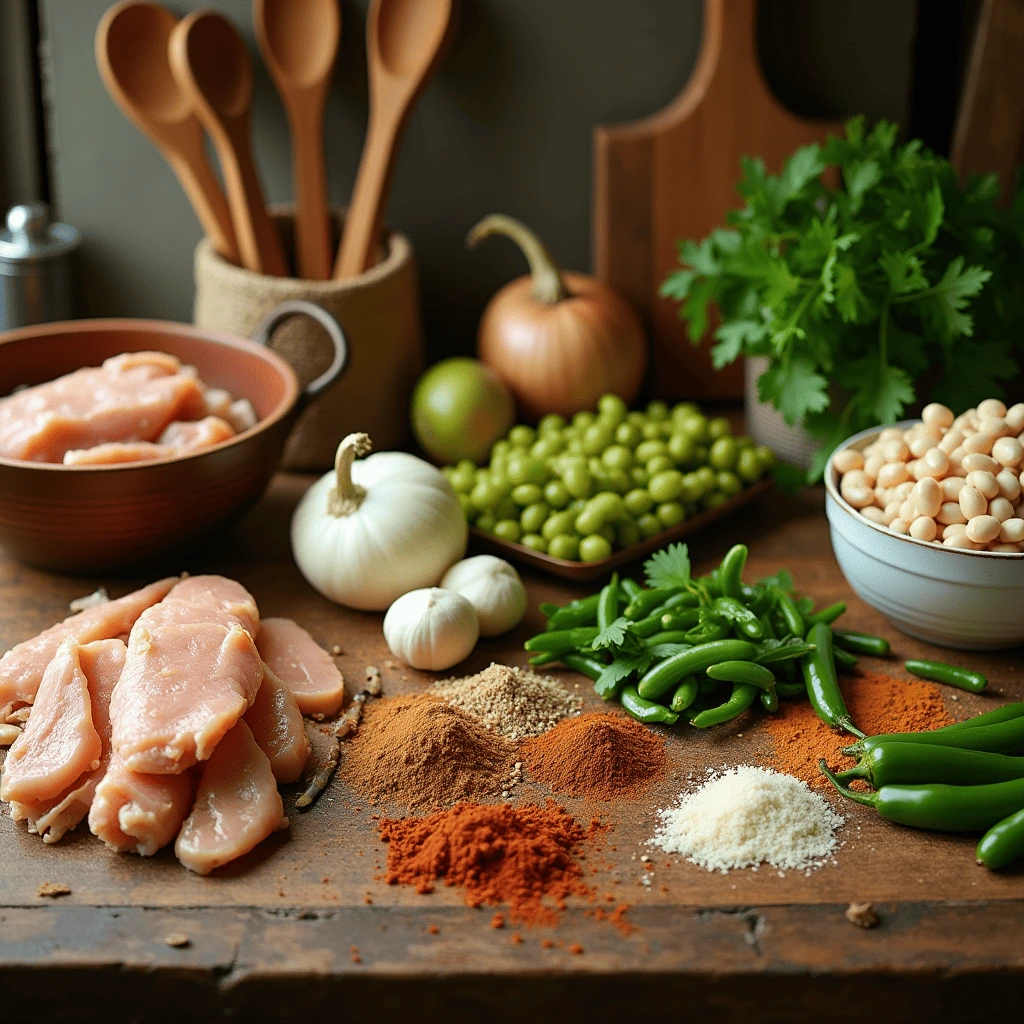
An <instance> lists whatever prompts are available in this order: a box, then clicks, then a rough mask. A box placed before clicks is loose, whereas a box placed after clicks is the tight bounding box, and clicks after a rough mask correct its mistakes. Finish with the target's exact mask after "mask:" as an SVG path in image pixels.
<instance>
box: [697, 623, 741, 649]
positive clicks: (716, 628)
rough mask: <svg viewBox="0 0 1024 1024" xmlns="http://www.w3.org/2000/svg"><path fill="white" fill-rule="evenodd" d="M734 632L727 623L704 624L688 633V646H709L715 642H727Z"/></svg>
mask: <svg viewBox="0 0 1024 1024" xmlns="http://www.w3.org/2000/svg"><path fill="white" fill-rule="evenodd" d="M731 632H732V630H731V629H730V628H729V626H728V624H727V623H725V622H704V623H701V624H700V625H699V626H694V628H693V629H691V630H688V631H687V633H686V642H687V643H688V644H709V643H712V642H713V641H715V640H725V639H727V638H728V636H729V634H730V633H731Z"/></svg>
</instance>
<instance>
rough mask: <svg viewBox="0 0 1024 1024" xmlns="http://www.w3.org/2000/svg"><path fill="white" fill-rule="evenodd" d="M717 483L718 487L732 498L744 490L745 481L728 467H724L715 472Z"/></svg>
mask: <svg viewBox="0 0 1024 1024" xmlns="http://www.w3.org/2000/svg"><path fill="white" fill-rule="evenodd" d="M715 483H716V484H717V485H718V489H719V490H720V491H721V492H722V493H723V494H726V495H728V496H729V497H730V498H731V497H732V496H733V495H734V494H739V493H740V491H742V490H743V481H742V480H741V479H740V478H739V477H738V476H737V475H736V474H735V473H733V472H732V471H731V470H728V469H723V470H722V471H721V472H719V473H716V474H715Z"/></svg>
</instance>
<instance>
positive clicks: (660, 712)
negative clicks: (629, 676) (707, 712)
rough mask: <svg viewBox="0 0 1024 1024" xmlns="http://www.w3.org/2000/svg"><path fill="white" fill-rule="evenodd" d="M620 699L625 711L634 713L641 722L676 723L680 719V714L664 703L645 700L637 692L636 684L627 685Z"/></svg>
mask: <svg viewBox="0 0 1024 1024" xmlns="http://www.w3.org/2000/svg"><path fill="white" fill-rule="evenodd" d="M619 700H620V701H621V702H622V707H623V708H624V709H625V711H626V712H627V713H628V714H630V715H632V716H633V717H634V718H635V719H636V720H637V721H639V722H648V723H652V722H660V723H662V724H664V725H675V724H676V722H678V721H679V715H677V714H676V713H675V712H674V711H669V709H668V708H667V707H665V706H664V705H663V704H655V703H653V702H652V701H649V700H644V698H643V697H641V696H640V694H639V693H638V692H637V688H636V687H635V686H632V685H630V686H627V687H625V688H624V689H623V691H622V695H621V696H620V698H619Z"/></svg>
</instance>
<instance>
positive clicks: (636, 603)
mask: <svg viewBox="0 0 1024 1024" xmlns="http://www.w3.org/2000/svg"><path fill="white" fill-rule="evenodd" d="M682 589H683V588H682V587H656V588H655V589H654V590H645V591H644V592H643V593H642V594H637V596H636V597H634V598H633V599H632V600H631V601H630V602H629V604H628V605H626V610H625V611H624V612H623V613H622V614H623V615H625V616H626V618H627V619H630V620H631V621H635V620H637V619H644V618H646V617H647V616H648V615H650V613H651V612H652V611H654V609H655V608H657V607H658V606H659V605H662V604H664V603H665V602H666V601H667V600H668V599H669V598H670V597H673V596H674V595H675V594H678V593H679V592H680V591H681V590H682Z"/></svg>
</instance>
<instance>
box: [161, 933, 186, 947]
mask: <svg viewBox="0 0 1024 1024" xmlns="http://www.w3.org/2000/svg"><path fill="white" fill-rule="evenodd" d="M191 941H192V940H191V939H190V938H189V937H188V936H187V935H186V934H185V933H184V932H171V934H170V935H168V936H167V937H166V938H165V939H164V942H165V943H167V945H168V946H170V947H172V948H173V949H184V948H185V947H186V946H188V945H190V944H191Z"/></svg>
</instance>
